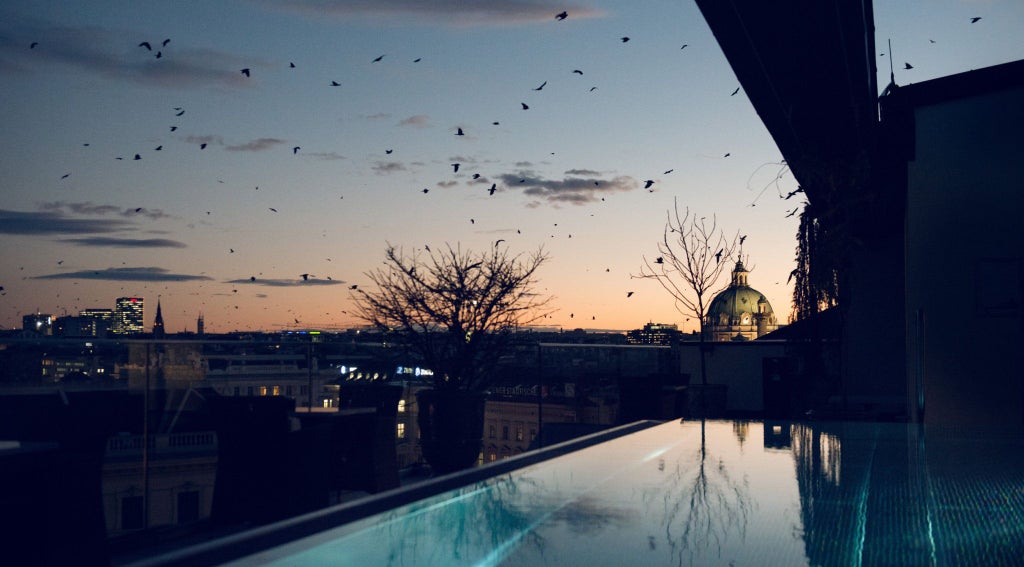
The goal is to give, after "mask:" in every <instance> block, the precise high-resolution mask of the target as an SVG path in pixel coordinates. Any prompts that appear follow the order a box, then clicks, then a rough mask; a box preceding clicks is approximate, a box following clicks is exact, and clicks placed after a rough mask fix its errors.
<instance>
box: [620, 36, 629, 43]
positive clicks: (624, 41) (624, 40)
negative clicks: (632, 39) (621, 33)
mask: <svg viewBox="0 0 1024 567" xmlns="http://www.w3.org/2000/svg"><path fill="white" fill-rule="evenodd" d="M619 39H620V40H622V43H626V42H627V41H629V38H628V37H620V38H619Z"/></svg>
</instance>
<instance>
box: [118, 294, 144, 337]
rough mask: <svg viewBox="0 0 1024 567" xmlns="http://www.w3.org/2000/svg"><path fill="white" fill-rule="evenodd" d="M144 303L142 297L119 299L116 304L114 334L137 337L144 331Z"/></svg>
mask: <svg viewBox="0 0 1024 567" xmlns="http://www.w3.org/2000/svg"><path fill="white" fill-rule="evenodd" d="M143 321H144V319H143V301H142V298H141V297H118V298H117V302H116V303H115V304H114V333H115V334H118V335H135V334H138V333H141V332H142V330H143Z"/></svg>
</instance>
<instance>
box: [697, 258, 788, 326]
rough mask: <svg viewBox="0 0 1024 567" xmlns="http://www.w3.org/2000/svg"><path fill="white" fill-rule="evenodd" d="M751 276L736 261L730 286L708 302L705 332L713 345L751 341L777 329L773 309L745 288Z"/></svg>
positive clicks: (761, 294)
mask: <svg viewBox="0 0 1024 567" xmlns="http://www.w3.org/2000/svg"><path fill="white" fill-rule="evenodd" d="M749 273H750V272H749V271H747V269H746V268H745V267H743V261H742V260H737V261H736V267H735V268H733V271H732V283H731V284H730V285H729V287H727V288H725V289H724V290H722V292H721V293H719V294H718V295H716V296H715V298H714V299H712V300H711V304H710V305H709V306H708V312H707V315H706V316H705V317H704V329H705V332H706V333H707V337H708V339H710V340H712V341H750V340H754V339H756V338H758V337H760V336H762V335H766V334H768V333H770V332H772V331H774V330H775V329H778V328H779V325H778V322H777V321H776V319H775V313H774V312H773V311H772V305H771V304H770V303H768V300H767V299H765V296H764V294H763V293H761V292H759V291H757V290H756V289H754V288H752V287H750V286H749V285H748V284H747V275H748V274H749Z"/></svg>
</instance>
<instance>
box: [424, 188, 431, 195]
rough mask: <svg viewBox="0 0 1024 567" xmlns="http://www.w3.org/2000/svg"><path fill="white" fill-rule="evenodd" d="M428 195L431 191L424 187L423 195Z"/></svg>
mask: <svg viewBox="0 0 1024 567" xmlns="http://www.w3.org/2000/svg"><path fill="white" fill-rule="evenodd" d="M427 193H430V189H427V188H426V187H424V188H423V194H424V195H425V194H427Z"/></svg>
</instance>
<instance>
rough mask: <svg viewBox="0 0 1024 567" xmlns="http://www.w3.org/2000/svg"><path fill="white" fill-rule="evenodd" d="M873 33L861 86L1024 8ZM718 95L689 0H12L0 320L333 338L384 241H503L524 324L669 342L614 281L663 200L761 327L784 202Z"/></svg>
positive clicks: (949, 59)
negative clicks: (136, 304) (121, 310)
mask: <svg viewBox="0 0 1024 567" xmlns="http://www.w3.org/2000/svg"><path fill="white" fill-rule="evenodd" d="M562 11H565V12H566V13H567V17H566V18H565V19H564V20H559V19H556V17H555V15H556V14H558V13H560V12H562ZM972 17H980V18H981V20H979V21H977V22H976V23H971V18H972ZM875 20H876V38H877V39H876V41H877V44H878V49H879V53H880V54H879V57H878V64H879V88H880V89H881V88H884V87H885V85H886V83H888V77H889V69H888V65H889V63H888V62H889V55H890V54H889V53H888V47H887V45H886V40H887V39H889V38H891V39H892V42H893V45H892V48H893V50H894V51H895V53H896V56H895V62H896V80H897V83H899V84H903V85H905V84H909V83H914V82H919V81H922V80H927V79H931V78H935V77H940V76H944V75H949V74H953V73H958V72H963V71H967V70H970V69H976V68H980V67H987V66H990V65H994V64H998V63H1004V62H1007V61H1012V60H1016V59H1020V58H1022V57H1024V41H1021V39H1020V31H1021V30H1022V29H1024V2H1020V1H1019V0H990V1H983V0H974V1H964V0H959V1H958V0H931V1H913V0H889V1H884V2H883V1H879V2H876V4H875ZM627 37H628V38H629V41H623V38H627ZM167 40H169V41H167ZM142 42H148V43H149V47H150V48H147V47H145V46H140V43H142ZM813 48H814V47H813V46H808V49H813ZM158 54H159V57H157V55H158ZM882 54H884V55H882ZM905 63H910V64H911V65H912V66H913V69H910V70H905V69H904V67H905ZM293 65H294V66H293ZM242 69H248V72H249V76H248V77H247V76H245V75H243V73H242V72H241V71H242ZM332 83H336V84H337V86H334V85H333V84H332ZM542 85H543V87H542V88H541V86H542ZM737 87H739V83H738V81H737V80H736V77H735V75H734V74H733V72H732V70H731V69H730V68H729V65H728V64H727V62H726V60H725V58H724V56H723V54H722V52H721V49H720V48H719V47H718V45H717V44H716V43H715V41H714V38H713V37H712V35H711V32H710V30H709V29H708V27H707V24H706V23H705V21H704V19H703V18H702V16H701V14H700V12H699V11H698V9H697V7H696V5H694V4H693V3H692V2H687V1H683V2H676V1H653V0H652V1H643V2H636V3H625V2H613V1H610V0H609V1H579V2H568V3H549V2H540V1H531V0H501V1H498V0H490V1H487V0H461V1H456V0H447V1H433V2H428V1H423V0H393V1H386V0H372V1H371V0H251V1H246V0H235V1H226V2H200V1H187V2H155V1H127V0H125V1H89V2H73V1H59V2H57V1H54V2H45V1H39V0H32V1H21V0H7V1H6V2H4V3H3V5H2V7H0V124H2V125H3V131H4V135H3V136H0V238H2V242H3V244H2V248H0V250H2V253H3V257H2V261H0V286H2V287H3V291H2V292H0V293H2V295H0V329H9V328H17V327H20V325H21V316H22V315H25V314H28V313H34V312H36V311H37V310H38V311H40V312H43V313H51V314H54V315H63V314H68V315H74V314H77V313H78V311H79V310H81V309H86V308H99V307H113V305H114V300H115V299H116V298H117V297H121V296H141V297H144V298H145V300H146V303H147V313H146V326H147V328H148V327H149V325H150V324H151V323H152V317H153V315H154V314H155V306H156V301H157V298H158V297H159V298H160V301H161V303H162V305H163V313H164V320H165V323H166V328H167V330H168V332H177V331H181V330H193V331H194V330H195V320H196V317H197V316H198V315H199V314H200V313H202V314H203V315H204V317H205V320H206V330H207V331H208V332H227V331H232V330H268V331H270V330H280V329H294V328H321V329H334V328H344V327H349V326H353V325H356V324H357V321H356V320H354V319H353V318H352V317H351V316H350V315H348V314H347V313H345V311H346V310H350V307H351V305H352V302H351V298H350V291H349V286H351V285H353V284H356V285H359V284H365V283H366V282H367V278H366V277H365V276H364V273H365V272H366V271H368V270H370V269H372V268H374V267H375V266H378V265H380V262H381V261H382V260H383V257H384V249H385V247H386V245H387V243H389V242H390V243H392V244H394V245H397V246H403V247H405V248H407V249H413V248H422V247H424V246H425V245H430V246H432V247H434V246H436V247H440V246H442V245H444V244H445V243H451V244H453V245H455V244H459V245H461V246H462V247H463V248H471V249H486V248H488V247H490V246H493V245H494V242H495V241H497V240H499V239H504V240H505V242H504V243H503V244H502V245H503V246H506V245H507V246H508V247H509V250H510V251H511V252H514V253H529V252H531V251H534V250H536V249H537V248H538V247H539V246H543V247H544V249H545V250H546V251H547V252H548V253H549V254H550V257H551V259H550V262H549V263H548V264H547V265H546V266H545V267H544V268H543V269H542V271H541V272H540V274H539V278H540V286H539V291H541V292H542V293H545V294H549V295H553V296H554V297H555V302H554V306H555V307H556V308H557V309H558V311H557V313H555V314H554V315H553V316H551V317H550V318H549V319H547V320H546V321H545V323H544V324H545V325H546V326H550V327H562V328H566V329H573V328H577V327H582V328H589V329H618V330H624V329H631V328H636V327H640V326H642V325H643V324H644V323H647V322H650V321H654V322H662V323H678V324H680V326H682V327H684V328H685V329H687V330H689V329H691V328H694V326H695V321H692V320H688V319H687V317H686V316H685V315H683V314H680V313H679V312H678V311H676V309H675V308H674V306H673V302H672V300H671V298H670V297H669V296H668V295H667V294H666V293H665V292H664V291H663V290H662V289H661V288H660V287H659V286H658V285H657V284H656V283H655V282H652V281H647V280H637V279H634V278H631V275H635V274H638V273H639V270H640V265H641V262H642V257H643V255H644V254H647V255H648V256H649V257H653V256H656V255H657V250H656V243H657V241H658V239H659V238H660V236H661V232H662V229H663V226H664V221H665V214H666V212H667V210H668V209H670V208H671V207H672V204H673V200H674V199H678V202H679V203H680V206H681V207H689V208H690V209H691V210H692V211H694V212H695V213H697V214H698V215H699V216H707V217H711V216H712V215H714V216H716V218H717V221H718V223H719V225H720V226H721V227H722V228H723V229H724V230H725V231H726V232H727V233H728V234H730V235H731V234H736V233H738V234H743V235H746V236H747V238H746V241H745V245H744V247H743V253H744V255H745V256H746V257H747V258H748V261H747V264H748V267H753V271H752V272H751V274H750V284H751V286H753V287H754V288H756V289H758V290H760V291H761V292H763V293H764V294H765V295H766V296H767V298H768V300H769V301H770V302H771V304H772V306H773V307H774V309H775V311H776V314H777V315H778V316H779V319H780V322H782V323H784V322H786V320H787V318H788V316H789V313H790V310H791V293H792V288H791V285H787V283H786V279H787V276H788V274H789V273H790V271H791V270H792V269H793V267H794V261H793V258H794V256H795V253H794V251H795V246H796V241H795V236H794V235H795V232H796V228H797V221H798V219H797V216H798V214H794V215H792V216H788V217H787V215H788V214H789V213H790V212H792V211H793V210H794V208H796V207H798V206H799V205H800V204H801V201H800V199H798V198H794V199H790V200H783V199H782V198H781V196H782V195H785V194H786V193H788V192H789V191H792V190H793V189H795V188H796V185H795V183H794V181H793V179H792V177H791V176H790V175H789V174H788V171H787V170H786V169H785V167H784V165H783V164H782V163H781V159H782V158H781V155H780V154H779V151H778V149H777V148H776V147H775V144H774V143H773V141H772V140H771V138H770V136H769V135H768V133H767V131H766V130H765V128H764V126H763V125H762V124H761V121H760V120H759V118H758V117H757V115H756V113H755V112H754V109H753V107H752V106H751V104H750V102H749V100H748V99H747V98H746V96H745V95H744V93H743V90H742V89H740V91H739V92H738V93H736V94H735V95H732V93H733V92H734V91H735V90H736V89H737ZM808 88H809V89H813V88H814V85H813V84H809V85H808ZM538 89H539V90H538ZM523 105H526V106H528V107H529V108H528V109H524V108H523ZM172 128H174V130H173V131H172ZM460 128H461V129H462V131H463V132H464V135H461V136H460V135H457V133H458V130H459V129H460ZM837 135H841V133H837ZM202 144H206V146H205V149H203V148H202ZM158 148H159V149H158ZM295 148H298V149H295ZM136 155H137V156H138V159H136ZM121 158H123V159H121ZM453 163H459V164H460V167H459V170H458V172H455V171H454V168H453V166H452V164H453ZM474 174H479V178H477V179H474ZM648 179H649V180H653V181H654V184H653V185H652V187H651V189H650V190H648V189H645V188H644V184H645V183H644V182H645V181H646V180H648ZM595 182H596V183H595ZM492 184H495V186H496V190H495V192H494V194H493V195H489V194H488V189H489V188H490V187H491V185H492ZM424 189H427V190H429V191H428V192H424ZM303 273H307V274H311V275H310V276H309V279H308V281H304V280H303V279H302V278H301V277H300V274H303ZM252 277H255V278H256V281H255V282H253V281H251V280H250V278H252ZM721 283H722V284H723V285H725V284H726V283H727V275H726V276H725V277H723V279H722V282H721ZM630 291H632V292H634V293H633V295H632V296H631V297H627V293H628V292H630Z"/></svg>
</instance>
